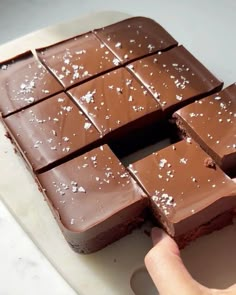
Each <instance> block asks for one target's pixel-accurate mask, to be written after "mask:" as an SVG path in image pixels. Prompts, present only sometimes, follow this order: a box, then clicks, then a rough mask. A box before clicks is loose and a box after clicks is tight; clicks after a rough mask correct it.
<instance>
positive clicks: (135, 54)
mask: <svg viewBox="0 0 236 295" xmlns="http://www.w3.org/2000/svg"><path fill="white" fill-rule="evenodd" d="M95 34H97V36H98V37H99V38H100V39H101V40H102V41H103V42H104V43H105V44H106V46H108V48H109V49H110V50H111V51H112V52H113V53H114V54H115V55H116V56H117V57H118V58H119V60H120V61H121V62H122V63H125V62H127V61H131V60H133V59H136V58H140V57H143V56H145V55H147V54H150V53H154V52H157V51H160V50H166V49H168V48H170V47H173V46H176V45H177V41H176V40H175V39H174V38H173V37H172V36H171V35H170V34H169V33H168V32H167V31H166V30H165V29H164V28H162V27H161V26H160V25H159V24H158V23H156V22H155V21H154V20H152V19H149V18H146V17H133V18H129V19H126V20H124V21H121V22H118V23H116V24H113V25H110V26H107V27H105V28H102V29H99V30H95Z"/></svg>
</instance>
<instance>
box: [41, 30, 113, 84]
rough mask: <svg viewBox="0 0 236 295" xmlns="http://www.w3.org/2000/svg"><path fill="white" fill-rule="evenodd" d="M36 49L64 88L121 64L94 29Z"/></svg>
mask: <svg viewBox="0 0 236 295" xmlns="http://www.w3.org/2000/svg"><path fill="white" fill-rule="evenodd" d="M36 51H37V53H38V56H39V58H40V60H41V61H42V62H43V63H44V64H45V66H46V67H47V68H48V69H49V70H50V71H51V72H52V73H53V74H54V75H55V77H56V78H57V79H58V81H60V83H61V84H62V85H63V87H64V88H65V89H68V88H70V87H72V86H74V85H76V84H79V83H82V82H84V81H86V80H89V79H91V78H93V77H94V76H97V75H98V74H101V73H104V72H106V71H108V70H110V69H112V68H115V67H116V66H118V65H119V61H118V60H117V58H116V57H115V56H114V55H113V54H112V53H111V52H110V50H109V49H107V48H106V47H105V45H104V44H102V43H101V42H100V41H99V39H98V38H96V36H95V35H94V34H92V33H87V34H84V35H80V36H77V37H74V38H71V39H68V40H65V41H62V42H60V43H57V44H54V45H52V46H49V47H45V48H40V49H37V50H36Z"/></svg>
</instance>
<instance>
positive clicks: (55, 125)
mask: <svg viewBox="0 0 236 295" xmlns="http://www.w3.org/2000/svg"><path fill="white" fill-rule="evenodd" d="M4 123H5V125H6V126H7V129H8V130H9V133H10V135H11V137H12V138H13V139H14V140H15V142H16V143H17V146H18V148H19V150H20V151H21V154H22V155H23V157H24V158H25V160H26V161H27V162H28V164H29V165H30V167H31V168H32V169H33V170H34V171H36V172H40V171H42V170H45V169H48V168H50V167H51V166H53V165H55V164H57V163H58V162H60V161H62V159H65V158H68V157H71V156H72V155H73V154H75V153H82V152H85V151H86V149H88V148H91V145H92V146H94V145H96V142H97V141H98V140H99V138H100V134H99V132H98V131H97V130H96V128H95V127H94V126H93V124H92V123H91V122H90V121H89V120H88V119H87V118H86V117H85V116H84V115H83V113H82V112H81V111H80V110H79V109H78V107H77V106H76V105H75V103H74V102H73V101H72V100H71V99H70V98H69V97H68V96H67V95H66V94H65V93H60V94H58V95H56V96H53V97H51V98H49V99H47V100H45V101H42V102H40V103H39V104H36V105H34V106H32V107H29V108H28V109H26V110H23V111H21V112H18V113H16V114H13V115H11V116H9V117H7V118H6V119H5V121H4Z"/></svg>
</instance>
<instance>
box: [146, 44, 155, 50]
mask: <svg viewBox="0 0 236 295" xmlns="http://www.w3.org/2000/svg"><path fill="white" fill-rule="evenodd" d="M147 48H148V49H149V52H152V51H153V49H155V46H154V45H152V44H148V46H147Z"/></svg>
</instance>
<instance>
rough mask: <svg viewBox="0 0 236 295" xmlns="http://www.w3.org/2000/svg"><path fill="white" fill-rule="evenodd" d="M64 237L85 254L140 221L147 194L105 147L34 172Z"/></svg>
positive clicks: (98, 247)
mask: <svg viewBox="0 0 236 295" xmlns="http://www.w3.org/2000/svg"><path fill="white" fill-rule="evenodd" d="M38 179H39V182H40V184H41V186H42V188H43V191H44V193H45V195H46V198H47V200H48V202H49V204H50V205H51V209H52V211H53V213H54V215H55V216H56V218H57V221H58V223H59V225H60V226H61V229H62V231H63V233H64V236H65V238H66V240H67V241H68V243H69V244H70V246H71V247H72V248H73V249H74V250H75V251H77V252H81V253H91V252H94V251H97V250H99V249H101V248H103V247H105V246H106V245H108V244H110V243H112V242H114V241H116V240H118V239H120V238H121V237H123V236H124V235H126V234H127V233H129V232H130V231H131V230H132V229H133V228H134V227H136V226H137V225H139V224H140V223H142V222H143V216H144V210H145V208H146V206H147V202H148V199H147V196H146V194H145V193H144V192H143V191H142V190H141V188H140V187H139V186H138V185H137V184H136V183H135V181H134V180H133V179H132V178H131V177H130V175H129V173H128V172H127V171H126V170H125V168H124V167H123V166H122V165H121V163H120V162H119V160H118V159H117V158H116V157H115V155H114V154H113V153H112V152H111V150H110V149H109V147H108V146H106V145H105V146H101V147H100V148H97V149H94V150H92V151H90V152H88V153H86V154H84V155H83V156H80V157H77V158H75V159H73V160H71V161H69V162H67V163H64V164H62V165H60V166H58V167H56V168H54V169H52V170H50V171H48V172H45V173H43V174H40V175H38Z"/></svg>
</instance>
